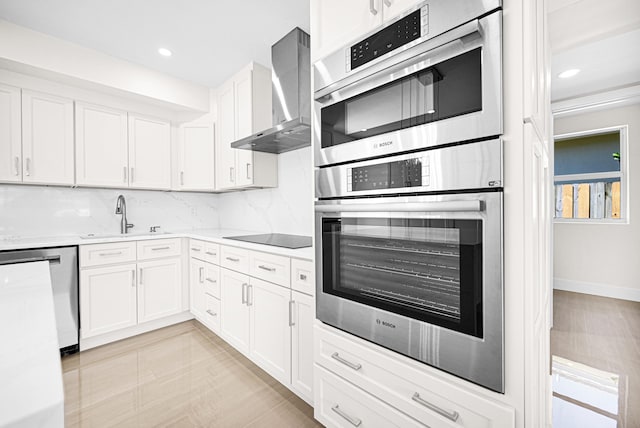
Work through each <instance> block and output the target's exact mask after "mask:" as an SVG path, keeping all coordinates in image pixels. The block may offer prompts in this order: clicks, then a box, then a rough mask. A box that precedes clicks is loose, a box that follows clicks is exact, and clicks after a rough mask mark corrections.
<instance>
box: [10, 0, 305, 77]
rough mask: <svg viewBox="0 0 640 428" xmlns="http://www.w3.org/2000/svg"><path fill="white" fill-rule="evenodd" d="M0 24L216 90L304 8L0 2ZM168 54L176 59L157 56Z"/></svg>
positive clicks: (88, 0) (248, 0)
mask: <svg viewBox="0 0 640 428" xmlns="http://www.w3.org/2000/svg"><path fill="white" fill-rule="evenodd" d="M0 18H1V19H5V20H7V21H11V22H13V23H15V24H18V25H22V26H24V27H28V28H31V29H33V30H36V31H40V32H43V33H46V34H50V35H52V36H55V37H59V38H61V39H65V40H68V41H71V42H74V43H77V44H80V45H83V46H85V47H88V48H92V49H95V50H97V51H101V52H104V53H106V54H109V55H112V56H115V57H118V58H121V59H124V60H127V61H131V62H134V63H137V64H141V65H144V66H147V67H149V68H152V69H155V70H158V71H161V72H164V73H167V74H170V75H173V76H176V77H179V78H182V79H185V80H189V81H192V82H194V83H199V84H203V85H206V86H210V87H217V86H219V85H220V84H221V83H222V82H223V81H224V80H225V79H226V78H227V77H229V76H231V75H232V74H233V73H234V72H236V71H238V70H239V69H240V68H242V67H243V66H244V65H246V64H247V63H249V61H252V60H255V61H257V62H259V63H261V64H264V65H266V66H269V67H270V66H271V45H272V44H273V43H275V42H276V41H277V40H279V39H280V38H281V37H282V36H284V35H285V34H286V33H288V32H289V31H290V30H291V29H293V28H294V27H296V26H298V27H300V28H302V29H303V30H305V31H307V32H309V2H308V1H304V0H269V1H264V0H183V1H172V0H153V1H151V0H147V1H141V0H0ZM160 47H165V48H168V49H169V50H171V51H172V52H173V56H171V57H170V58H165V57H162V56H160V55H159V54H158V52H157V50H158V48H160Z"/></svg>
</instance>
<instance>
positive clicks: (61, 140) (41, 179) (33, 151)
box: [22, 90, 75, 185]
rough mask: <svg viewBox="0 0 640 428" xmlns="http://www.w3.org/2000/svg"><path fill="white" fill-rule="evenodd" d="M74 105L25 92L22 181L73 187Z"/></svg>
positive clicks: (63, 100) (67, 101)
mask: <svg viewBox="0 0 640 428" xmlns="http://www.w3.org/2000/svg"><path fill="white" fill-rule="evenodd" d="M73 146H74V144H73V101H72V100H70V99H67V98H62V97H57V96H53V95H47V94H41V93H37V92H32V91H26V90H25V91H22V155H23V159H22V165H23V181H24V182H28V183H42V184H62V185H73V184H74V181H75V174H74V149H73Z"/></svg>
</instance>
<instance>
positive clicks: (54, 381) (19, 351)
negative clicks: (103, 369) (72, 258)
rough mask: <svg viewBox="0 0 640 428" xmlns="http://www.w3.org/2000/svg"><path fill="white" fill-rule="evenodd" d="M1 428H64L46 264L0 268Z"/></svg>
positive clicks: (27, 264) (60, 374)
mask: <svg viewBox="0 0 640 428" xmlns="http://www.w3.org/2000/svg"><path fill="white" fill-rule="evenodd" d="M0 343H1V344H2V345H1V347H0V379H1V381H0V427H25V428H26V427H35V426H37V427H63V426H64V392H63V391H64V390H63V386H62V368H61V365H60V353H59V351H58V335H57V333H56V320H55V313H54V307H53V293H52V291H51V277H50V275H49V263H48V262H36V263H22V264H15V265H4V266H0Z"/></svg>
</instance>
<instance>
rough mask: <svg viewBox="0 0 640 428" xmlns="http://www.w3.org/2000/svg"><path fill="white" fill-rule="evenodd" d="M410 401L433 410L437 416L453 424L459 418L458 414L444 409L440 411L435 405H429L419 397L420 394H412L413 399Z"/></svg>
mask: <svg viewBox="0 0 640 428" xmlns="http://www.w3.org/2000/svg"><path fill="white" fill-rule="evenodd" d="M411 399H412V400H413V401H415V402H416V403H418V404H421V405H423V406H424V407H426V408H427V409H429V410H433V411H434V412H436V413H437V414H439V415H440V416H444V417H445V418H447V419H449V420H451V421H453V422H455V421H457V420H458V416H460V414H459V413H458V412H456V411H453V412H447V411H446V410H444V409H441V408H440V407H438V406H436V405H435V404H431V403H429V402H428V401H425V400H424V399H423V398H421V397H420V394H418V393H417V392H416V393H415V394H413V397H411Z"/></svg>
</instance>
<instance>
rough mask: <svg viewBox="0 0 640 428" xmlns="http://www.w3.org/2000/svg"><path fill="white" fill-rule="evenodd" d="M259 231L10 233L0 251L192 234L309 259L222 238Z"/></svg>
mask: <svg viewBox="0 0 640 428" xmlns="http://www.w3.org/2000/svg"><path fill="white" fill-rule="evenodd" d="M256 234H259V232H249V231H246V230H234V229H194V230H182V231H173V232H170V233H167V232H162V233H144V234H143V233H131V234H127V235H118V234H112V235H95V236H92V237H88V235H66V236H41V237H24V238H23V237H12V238H4V239H0V251H4V250H19V249H27V248H45V247H63V246H69V245H88V244H102V243H106V242H122V241H142V240H147V239H163V238H193V239H201V240H203V241H210V242H216V243H219V244H223V245H229V246H232V247H240V248H246V249H249V250H255V251H263V252H265V253H271V254H278V255H281V256H287V257H293V258H298V259H305V260H313V258H314V257H313V249H312V247H306V248H299V249H290V248H283V247H275V246H272V245H263V244H252V243H250V242H244V241H235V240H233V239H225V238H224V237H225V236H236V235H256Z"/></svg>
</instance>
